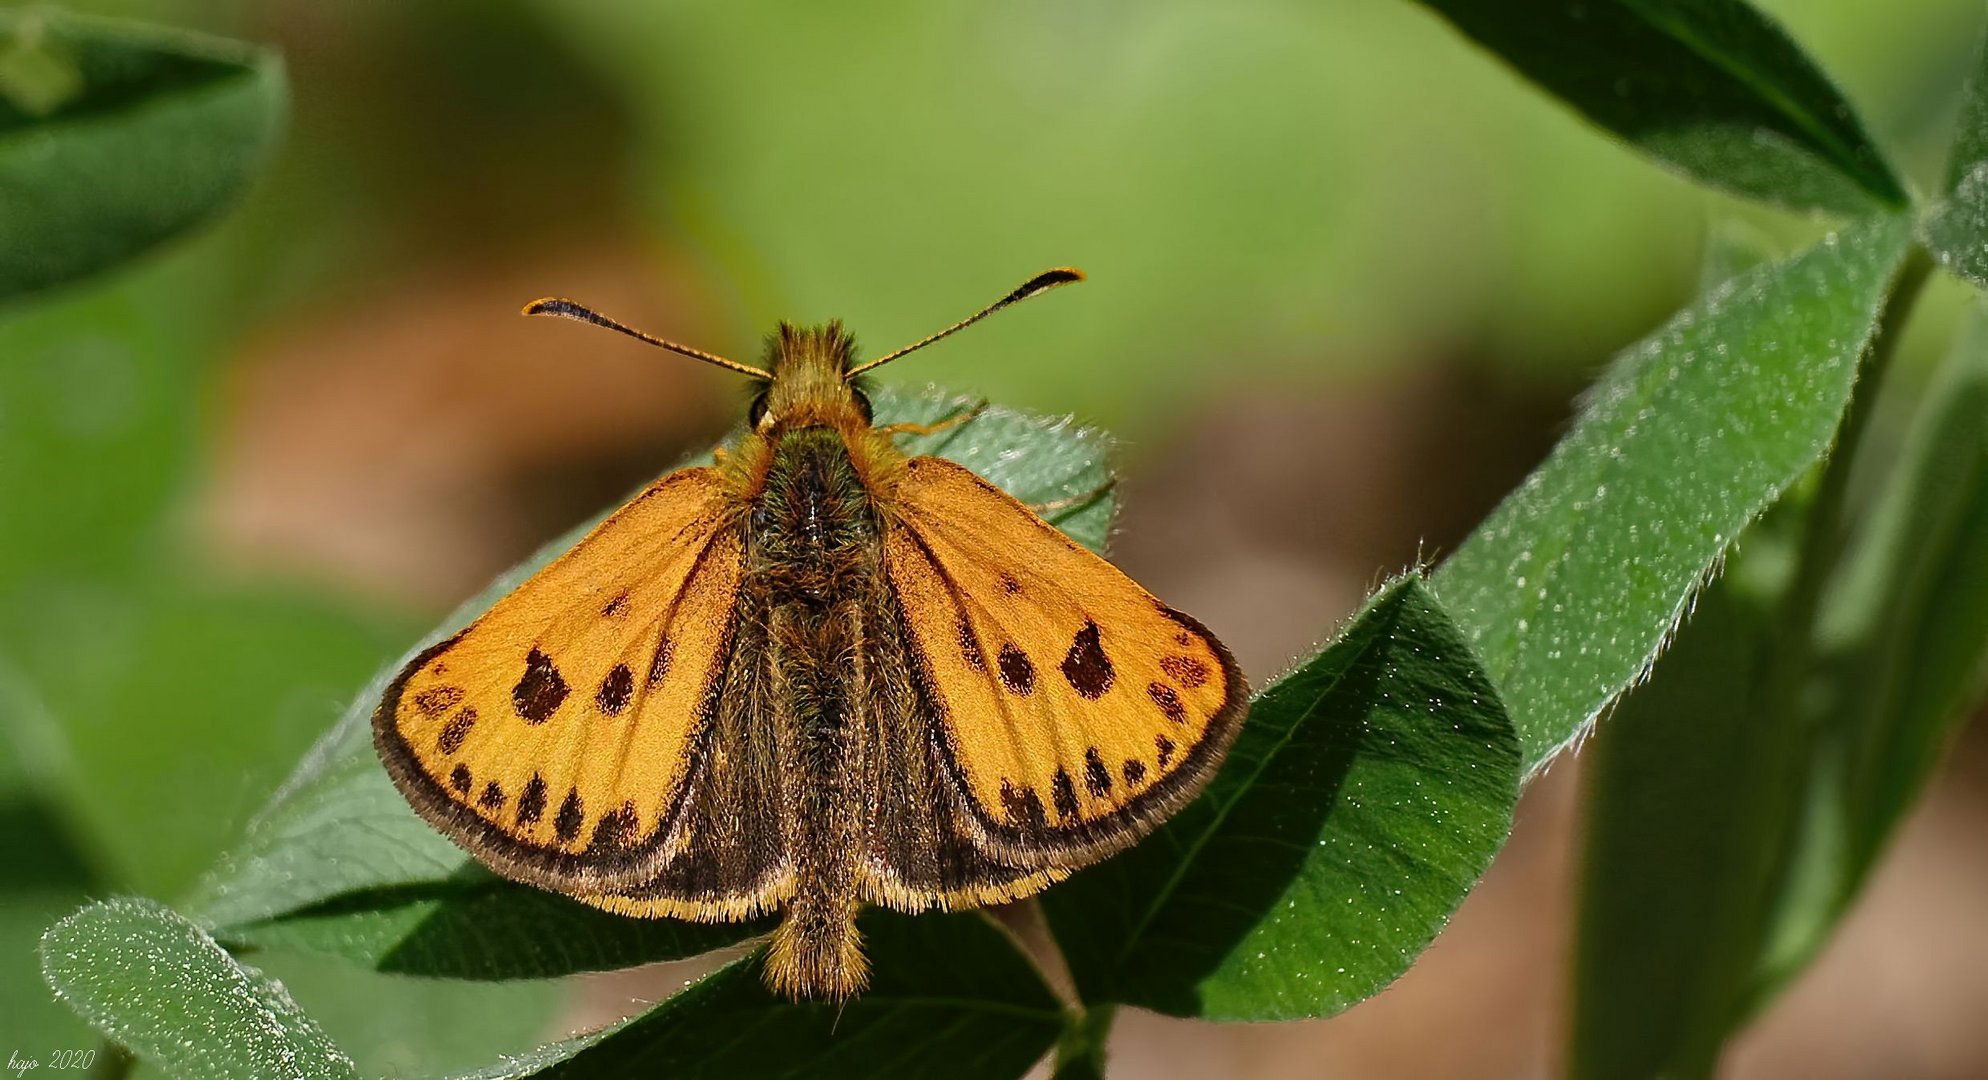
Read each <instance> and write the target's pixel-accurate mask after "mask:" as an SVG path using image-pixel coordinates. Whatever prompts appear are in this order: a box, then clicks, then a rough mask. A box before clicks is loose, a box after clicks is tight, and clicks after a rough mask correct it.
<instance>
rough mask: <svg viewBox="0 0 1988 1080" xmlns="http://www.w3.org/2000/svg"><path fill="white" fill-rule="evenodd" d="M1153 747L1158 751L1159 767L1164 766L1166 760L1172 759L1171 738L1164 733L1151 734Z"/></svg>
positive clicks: (1165, 765)
mask: <svg viewBox="0 0 1988 1080" xmlns="http://www.w3.org/2000/svg"><path fill="white" fill-rule="evenodd" d="M1153 749H1155V750H1158V751H1159V752H1160V768H1162V769H1164V768H1166V767H1167V762H1169V761H1172V760H1173V740H1172V739H1169V738H1167V737H1166V736H1165V735H1155V736H1153Z"/></svg>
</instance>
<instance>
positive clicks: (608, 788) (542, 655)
mask: <svg viewBox="0 0 1988 1080" xmlns="http://www.w3.org/2000/svg"><path fill="white" fill-rule="evenodd" d="M733 505H734V504H733V503H732V501H731V500H730V499H729V498H727V496H726V490H725V487H724V485H723V484H722V482H721V481H720V479H719V478H718V477H717V475H716V474H715V473H713V472H712V471H711V470H708V469H687V470H684V471H681V472H678V473H674V474H672V475H670V476H667V477H664V478H663V479H662V480H660V481H657V482H656V483H655V484H654V485H652V486H651V487H649V488H648V489H647V490H646V491H644V492H643V493H642V494H641V495H639V496H637V497H636V498H635V499H634V500H633V501H632V502H630V503H629V504H628V505H627V506H624V507H623V508H622V509H621V510H619V511H617V512H616V513H615V514H614V515H613V516H612V517H610V518H608V519H607V520H606V521H604V522H602V523H601V524H600V525H599V526H597V527H596V528H595V529H594V530H593V532H592V533H590V534H589V535H588V536H587V537H586V538H585V539H584V540H582V541H581V542H580V543H579V544H578V545H576V546H575V547H574V548H573V549H572V550H571V551H568V552H567V553H566V554H565V555H563V556H561V557H560V558H559V559H557V560H555V561H554V562H552V563H551V564H549V565H547V566H546V567H545V568H544V569H543V570H540V571H539V572H538V573H537V574H536V575H534V576H533V577H532V578H531V579H530V580H528V581H527V582H525V584H523V585H521V586H519V588H518V589H517V591H515V592H513V593H511V594H510V595H509V596H506V597H505V598H504V599H502V600H500V601H498V602H497V604H496V605H495V606H494V607H492V608H491V609H490V610H489V611H488V612H487V613H485V614H484V615H483V616H482V617H481V618H479V619H477V620H476V621H475V622H474V623H472V624H470V626H469V627H468V628H466V629H465V630H463V631H462V632H461V633H460V634H457V635H456V636H455V637H453V638H450V639H448V640H447V641H444V642H442V643H440V644H438V645H436V646H435V647H433V648H431V649H429V650H427V651H426V652H424V653H423V654H421V655H420V656H418V657H416V658H415V660H414V661H412V662H411V663H409V664H408V666H407V667H406V668H405V669H404V670H402V672H401V673H400V675H399V676H398V677H397V678H396V679H395V681H394V683H393V685H392V686H391V687H390V688H389V689H388V691H387V694H386V696H385V698H384V699H383V700H382V702H381V704H380V708H379V711H378V712H377V713H376V714H375V717H374V732H375V741H376V742H377V743H378V744H379V748H380V751H381V756H382V758H383V759H384V760H385V761H386V763H387V766H388V771H389V773H390V774H391V775H392V776H393V778H394V781H395V783H396V784H398V785H399V787H400V788H401V790H402V792H403V793H405V794H406V795H407V796H408V799H409V801H410V802H412V803H413V805H414V806H415V808H416V809H417V810H419V811H420V812H421V813H422V814H423V815H424V816H425V817H427V818H428V819H429V820H430V821H432V822H434V823H435V824H437V825H438V826H440V827H442V828H443V829H445V830H446V831H448V832H450V833H451V835H453V836H455V837H456V839H457V840H458V841H460V842H461V843H462V844H463V845H464V846H466V847H468V848H469V849H470V850H471V851H473V852H475V853H476V854H477V855H478V856H480V857H481V858H483V859H484V860H485V861H486V862H489V863H491V864H492V865H493V866H496V867H497V868H498V869H500V870H503V871H505V872H506V873H509V874H511V875H512V876H514V877H520V878H523V879H525V880H529V881H535V882H538V883H540V884H544V885H547V886H549V887H553V888H561V889H565V890H568V891H572V890H575V889H586V888H602V887H611V886H613V885H616V884H619V883H623V882H630V881H635V880H639V879H641V878H642V877H644V876H647V875H649V874H652V873H653V872H654V869H655V867H657V866H658V865H660V864H661V863H662V862H663V861H664V860H666V859H667V858H668V857H669V855H670V852H671V849H672V847H673V846H674V845H676V844H677V843H679V841H680V836H679V834H680V833H681V831H682V830H681V829H679V828H678V827H677V825H678V821H679V819H680V817H681V815H680V813H679V810H680V808H681V807H682V806H683V805H684V803H685V796H686V789H687V787H688V782H689V780H690V779H691V775H692V772H693V770H692V747H693V744H694V743H695V741H696V738H697V735H698V732H699V730H700V728H701V727H702V726H703V725H704V724H705V723H706V722H707V721H708V720H709V718H710V716H711V715H712V713H713V707H714V704H715V700H716V691H717V689H718V686H719V683H720V675H721V673H722V669H723V665H724V662H725V660H726V657H727V655H728V653H729V651H730V640H731V637H732V633H733V620H734V616H733V608H734V605H735V601H736V597H737V593H738V590H739V580H740V574H741V562H742V550H743V545H742V540H741V536H740V532H739V528H738V522H737V520H736V514H735V512H734V511H733Z"/></svg>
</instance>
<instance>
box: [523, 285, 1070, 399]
mask: <svg viewBox="0 0 1988 1080" xmlns="http://www.w3.org/2000/svg"><path fill="white" fill-rule="evenodd" d="M1082 280H1084V275H1083V272H1082V271H1079V270H1073V269H1071V268H1069V267H1067V266H1059V267H1057V268H1056V269H1054V270H1045V271H1043V272H1042V273H1040V274H1037V275H1036V276H1034V277H1032V278H1030V279H1028V280H1027V281H1025V282H1023V283H1022V284H1021V285H1020V286H1019V287H1017V288H1016V289H1015V290H1014V291H1012V292H1010V293H1009V294H1008V295H1006V296H1004V297H1002V298H1001V299H999V300H996V301H994V302H993V303H991V304H989V305H987V306H986V307H984V308H981V309H980V310H979V311H976V312H974V313H973V314H972V315H969V316H967V317H966V318H964V319H961V320H960V321H958V322H956V323H954V324H952V325H951V326H948V327H946V328H945V329H944V330H941V331H939V332H938V333H936V334H932V335H931V336H929V337H925V338H921V339H919V340H917V341H914V342H912V343H911V344H909V345H906V346H905V347H904V348H902V349H898V350H897V351H895V352H890V353H885V354H884V355H883V356H880V357H877V358H876V359H875V360H867V361H863V362H861V363H858V362H857V361H856V342H855V339H853V338H851V337H850V336H849V335H848V333H846V332H845V331H844V330H843V329H842V324H841V323H839V322H832V323H829V324H827V325H826V326H817V327H797V326H793V325H791V324H789V323H781V324H780V327H779V329H777V330H775V331H774V332H773V335H772V336H771V337H770V338H768V339H767V343H766V359H765V361H764V365H763V366H761V367H753V366H752V365H751V364H741V363H739V362H738V361H736V360H727V359H725V358H724V357H722V356H718V355H716V354H713V353H708V352H705V351H704V350H702V349H693V348H691V347H690V346H688V345H679V344H677V343H676V342H674V341H665V340H664V339H662V338H659V337H655V336H653V335H651V334H645V333H643V332H642V331H640V330H636V329H634V328H633V327H630V326H626V325H623V324H622V323H619V322H616V321H615V320H613V319H610V318H608V317H607V316H605V315H602V314H600V313H599V312H597V311H594V310H593V309H591V308H588V307H584V306H582V305H580V304H577V303H574V302H573V301H571V300H562V299H559V298H557V297H547V298H546V299H543V300H534V301H532V302H531V303H529V304H526V305H525V314H527V315H557V316H559V317H561V318H566V319H577V320H579V321H580V322H587V323H593V324H594V325H595V326H604V327H607V328H608V329H609V330H613V331H616V332H618V333H622V334H627V335H628V336H629V337H632V338H635V339H636V340H638V341H644V342H647V343H648V344H650V345H654V346H656V347H657V348H662V349H668V350H669V351H671V352H673V353H677V354H679V355H682V356H688V357H690V358H691V359H693V360H702V361H704V362H705V363H707V364H715V365H717V366H718V367H721V368H724V369H726V370H727V371H736V372H738V373H739V374H741V375H750V376H752V377H753V378H754V379H757V380H759V383H760V387H759V392H758V393H757V395H756V396H755V397H754V398H753V403H752V411H751V413H750V414H749V423H750V425H751V427H752V429H753V430H755V431H759V432H767V431H772V430H775V429H778V428H783V427H803V426H811V425H817V424H819V425H824V426H831V427H843V426H848V425H863V426H867V425H868V424H869V423H870V401H869V398H867V397H865V396H864V394H863V389H862V385H861V381H860V380H859V379H858V376H860V375H862V374H863V373H864V372H866V371H869V370H870V369H871V368H874V367H880V366H882V365H884V364H887V363H889V362H891V361H892V360H895V359H897V358H898V357H900V356H904V355H906V354H908V353H912V352H916V351H917V350H919V349H922V348H924V347H925V346H927V345H930V344H932V343H933V342H935V341H938V340H939V339H941V338H945V337H949V336H951V335H953V334H956V333H958V332H959V331H961V330H964V329H966V328H967V327H969V326H972V325H973V324H974V323H977V322H979V321H980V320H982V319H984V318H986V317H987V316H989V315H992V314H994V313H995V312H997V311H999V310H1001V309H1002V308H1004V307H1007V306H1009V305H1010V304H1015V303H1018V302H1020V301H1023V300H1026V299H1028V298H1029V297H1031V296H1035V295H1037V294H1039V293H1045V292H1048V291H1049V290H1051V289H1053V288H1055V287H1057V286H1058V285H1068V284H1070V283H1071V282H1073V281H1082Z"/></svg>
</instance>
